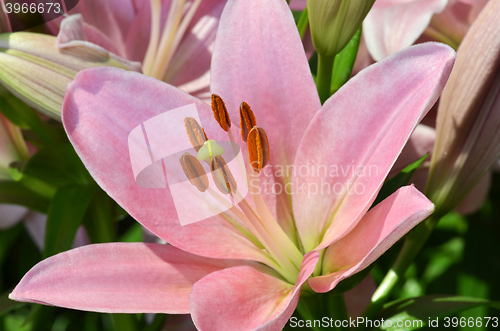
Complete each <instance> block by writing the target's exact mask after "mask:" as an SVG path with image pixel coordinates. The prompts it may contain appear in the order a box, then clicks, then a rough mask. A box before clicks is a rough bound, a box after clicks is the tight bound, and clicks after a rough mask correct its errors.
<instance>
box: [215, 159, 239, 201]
mask: <svg viewBox="0 0 500 331" xmlns="http://www.w3.org/2000/svg"><path fill="white" fill-rule="evenodd" d="M210 167H211V170H212V178H213V179H214V183H215V185H216V186H217V188H218V189H219V191H220V192H221V193H222V194H229V193H235V192H236V189H237V185H236V180H234V177H233V174H232V173H231V170H229V167H228V166H227V164H226V161H225V160H224V158H223V157H222V156H215V157H213V158H212V162H211V166H210Z"/></svg>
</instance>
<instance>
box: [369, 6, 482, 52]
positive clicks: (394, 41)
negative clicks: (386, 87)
mask: <svg viewBox="0 0 500 331" xmlns="http://www.w3.org/2000/svg"><path fill="white" fill-rule="evenodd" d="M487 1H488V0H410V1H408V0H377V1H376V2H375V4H374V5H373V7H372V10H371V11H370V13H369V14H368V16H367V17H366V19H365V21H364V22H363V35H364V39H365V41H366V46H367V48H368V51H369V52H370V55H371V56H372V57H373V58H374V59H375V60H377V61H378V60H381V59H383V58H385V57H387V56H389V55H391V54H393V53H395V52H397V51H399V50H401V49H403V48H405V47H408V46H410V45H412V44H414V43H415V42H416V41H417V39H419V38H420V37H421V36H422V34H424V35H425V36H426V38H427V40H429V38H430V39H431V40H438V41H442V42H446V43H448V44H449V45H452V46H454V48H458V45H459V44H460V42H461V41H462V39H463V37H464V36H465V33H467V30H468V29H469V27H470V26H471V25H472V23H473V22H474V20H475V18H476V17H477V15H478V14H479V12H480V11H481V9H482V8H483V7H484V6H485V5H486V3H487Z"/></svg>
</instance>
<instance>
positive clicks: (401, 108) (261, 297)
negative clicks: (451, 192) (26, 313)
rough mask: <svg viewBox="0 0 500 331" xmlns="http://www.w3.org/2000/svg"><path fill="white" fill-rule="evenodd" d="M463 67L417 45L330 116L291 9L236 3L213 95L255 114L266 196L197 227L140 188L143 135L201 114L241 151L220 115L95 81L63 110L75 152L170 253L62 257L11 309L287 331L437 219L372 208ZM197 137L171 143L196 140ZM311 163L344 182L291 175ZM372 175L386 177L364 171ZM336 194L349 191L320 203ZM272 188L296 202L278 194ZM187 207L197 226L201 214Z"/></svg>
mask: <svg viewBox="0 0 500 331" xmlns="http://www.w3.org/2000/svg"><path fill="white" fill-rule="evenodd" d="M269 17H272V18H273V19H267V18H269ZM263 18H266V19H263ZM454 56H455V55H454V51H453V50H452V49H451V48H449V47H448V46H445V45H441V44H437V43H428V44H423V45H418V46H415V47H412V48H410V49H407V50H405V51H403V52H400V53H398V54H395V55H394V56H391V57H389V58H388V59H386V60H384V61H381V62H379V63H377V64H375V65H373V66H370V67H369V68H367V69H366V70H364V71H363V72H362V73H360V74H359V75H357V76H356V77H354V78H353V79H351V80H350V81H349V82H348V83H347V84H346V85H345V86H344V87H342V88H341V89H340V90H339V91H338V92H337V93H336V94H335V95H334V96H332V97H331V98H330V99H329V100H328V101H326V102H325V104H324V105H323V106H321V104H320V101H319V97H318V94H317V91H316V88H315V84H314V81H313V79H312V77H311V74H310V71H309V67H308V63H307V59H306V56H305V54H304V50H303V48H302V44H301V41H300V37H299V35H298V33H297V30H296V28H295V24H294V21H293V17H292V15H291V13H290V9H289V8H288V6H287V5H286V2H285V1H281V0H256V1H251V2H249V1H233V0H230V1H228V4H227V5H226V7H225V9H224V12H223V14H222V16H221V21H220V29H219V31H218V35H217V40H216V44H215V48H214V55H213V59H212V68H211V79H212V82H211V91H212V92H213V93H217V94H218V95H220V96H222V97H223V98H224V100H225V103H226V106H227V110H228V112H229V116H231V117H232V118H233V119H234V118H237V112H238V108H239V105H240V103H241V102H242V101H245V102H247V103H248V104H249V105H250V106H251V107H252V109H253V111H254V114H255V118H256V121H257V123H258V125H259V126H261V127H262V128H264V129H265V130H267V137H268V140H269V149H270V153H271V157H270V160H269V165H268V167H267V168H264V169H263V170H262V171H261V172H260V175H259V174H258V173H257V172H255V171H253V170H252V168H251V167H250V166H248V167H247V171H248V177H249V178H252V179H253V180H257V181H260V182H261V186H260V188H261V190H260V192H258V190H256V189H255V187H251V188H250V189H249V190H250V193H249V195H248V196H246V197H245V199H244V200H243V201H242V202H241V203H239V204H238V205H236V206H234V208H232V209H231V212H233V213H234V214H231V213H226V214H220V215H217V216H214V217H211V218H209V219H205V220H202V221H200V222H196V223H192V224H189V225H185V226H181V225H180V224H179V220H178V217H177V213H176V211H175V208H174V202H173V198H172V196H171V194H170V192H169V189H168V188H167V189H166V190H163V189H149V188H143V187H141V186H138V185H137V184H136V181H135V178H134V175H133V172H132V168H131V165H130V156H129V148H128V136H129V133H130V132H131V131H132V129H134V128H135V127H137V126H138V125H140V124H141V123H143V122H144V121H145V120H148V119H150V118H152V117H154V116H156V115H158V114H161V113H163V112H165V111H168V110H170V109H175V108H178V107H180V106H184V105H189V104H193V103H194V104H195V105H196V108H197V110H198V113H199V115H200V120H201V123H203V124H204V129H205V131H206V134H207V135H208V136H209V137H210V138H211V139H214V140H216V141H221V140H227V133H226V132H224V131H223V130H222V129H221V128H220V127H219V124H218V123H217V122H216V121H215V120H214V119H213V117H212V110H211V109H210V106H208V105H207V104H205V103H204V102H202V101H200V100H198V99H196V98H194V97H193V96H191V95H189V94H187V93H185V92H182V91H181V90H179V89H177V88H175V87H173V86H170V85H167V84H164V83H162V82H160V81H158V80H155V79H152V78H149V77H146V76H144V75H141V74H138V73H133V72H126V71H123V70H115V69H113V68H98V69H90V70H85V71H82V72H81V73H79V74H78V75H77V77H76V79H75V80H74V81H73V82H72V83H71V84H70V86H69V87H68V92H67V95H66V98H65V101H64V106H63V123H64V125H65V128H66V131H67V133H68V135H69V138H70V140H71V142H72V143H73V145H74V146H75V149H76V151H77V153H78V154H79V155H80V157H81V158H82V160H83V162H84V163H85V165H86V166H87V168H88V169H89V171H90V173H91V174H92V176H93V177H94V178H95V179H96V181H97V182H98V183H99V185H101V186H102V187H103V189H104V190H105V191H106V192H107V193H108V194H110V195H111V197H113V199H115V200H116V201H117V202H118V203H119V204H120V205H121V206H123V207H124V208H125V209H126V210H127V211H128V212H129V213H130V215H132V216H133V217H134V218H136V219H137V220H138V221H139V222H140V223H141V224H143V225H144V226H145V227H146V228H148V229H149V230H150V231H152V232H153V233H154V234H156V235H157V236H158V237H160V238H162V239H164V240H165V241H167V242H168V243H169V245H161V244H143V243H132V244H129V243H111V244H100V245H89V246H86V247H82V248H78V249H75V250H71V251H68V252H65V253H62V254H59V255H56V256H54V257H51V258H49V259H47V260H44V261H42V262H40V263H39V264H38V265H37V266H35V267H34V268H33V269H32V270H30V271H29V272H28V273H27V274H26V275H25V276H24V278H23V279H22V280H21V282H20V283H19V284H18V286H17V287H16V288H15V289H14V291H13V292H12V293H11V295H10V298H11V299H14V300H18V301H28V302H37V303H42V304H49V305H57V306H63V307H69V308H74V309H82V310H90V311H100V312H122V313H136V312H151V313H190V314H191V316H192V318H193V321H194V323H195V325H196V327H197V328H198V329H200V330H281V328H282V327H283V326H284V325H285V324H286V322H287V320H288V318H289V317H290V316H291V315H292V313H293V311H294V310H295V307H296V306H297V303H298V300H299V297H300V293H301V291H306V292H307V291H316V292H327V291H329V290H331V289H332V288H334V287H335V286H336V285H337V284H338V283H339V282H340V281H341V280H343V279H345V278H347V277H350V276H351V275H353V274H355V273H357V272H359V271H360V270H362V269H364V268H365V267H367V266H368V265H369V264H370V263H372V262H373V261H375V260H376V259H377V258H378V257H379V256H380V255H381V254H382V253H383V252H384V251H385V250H387V249H388V248H389V247H390V246H391V245H392V244H393V243H395V242H396V241H397V240H398V239H400V238H401V237H402V236H403V235H404V234H405V233H406V232H407V231H409V230H410V229H411V228H412V227H414V226H415V225H416V224H418V223H419V222H420V221H421V220H423V219H425V218H426V217H427V216H428V215H430V214H431V213H432V211H433V209H434V206H433V205H432V203H431V202H430V201H429V200H428V199H427V198H425V196H423V194H421V193H420V192H419V191H418V190H416V189H415V188H414V187H413V186H407V187H403V188H401V189H399V190H398V191H397V192H396V193H394V194H393V195H391V196H390V197H388V198H387V199H386V200H384V201H383V202H381V203H380V204H379V205H377V206H376V207H374V208H372V209H371V210H369V208H370V206H371V204H372V203H373V201H374V199H375V197H376V196H377V193H378V191H379V190H380V187H381V186H382V183H383V181H384V179H385V177H386V176H387V174H388V173H389V170H390V169H391V167H392V165H393V164H394V162H395V160H396V158H397V156H398V155H399V153H400V152H401V150H402V148H403V146H404V145H405V143H406V141H407V139H408V137H409V136H410V134H411V133H412V131H413V130H414V128H415V126H416V125H417V123H418V122H419V120H420V119H421V118H422V117H423V116H424V115H425V114H426V112H427V111H428V110H429V109H430V107H432V105H433V104H434V103H435V101H436V100H437V98H438V97H439V95H440V93H441V90H442V89H443V86H444V83H445V82H446V80H447V77H448V75H449V73H450V70H451V66H452V64H453V61H454ZM131 91H133V92H132V93H131ZM236 126H237V125H233V126H232V127H231V128H230V129H229V133H230V134H231V136H233V137H234V136H236V135H237V134H238V129H237V128H236ZM182 132H184V128H179V132H168V133H167V134H168V135H169V136H168V137H170V138H172V136H173V137H174V138H175V139H184V140H183V141H185V140H186V139H187V136H185V135H183V134H181V133H182ZM179 141H180V140H179ZM238 144H239V145H240V148H241V149H242V150H246V149H247V144H246V143H244V142H241V141H239V139H238ZM307 164H309V165H314V166H321V165H325V166H327V167H330V166H339V167H341V166H342V167H344V168H343V169H344V171H341V170H339V172H338V174H336V175H335V176H334V175H332V176H326V177H321V178H319V177H318V176H314V175H311V174H307V175H306V176H301V174H300V172H297V171H292V170H293V168H290V167H291V166H294V167H295V169H301V166H302V167H304V166H306V165H307ZM358 166H360V167H369V166H371V167H372V168H371V169H372V173H371V174H370V175H369V174H368V173H365V175H362V174H361V173H360V172H359V171H357V170H354V171H352V169H359V168H358ZM287 167H288V168H287ZM346 167H349V168H347V169H351V171H345V169H346ZM352 167H353V168H352ZM266 169H270V170H272V171H271V172H270V173H269V171H267V170H266ZM283 169H286V170H285V171H283ZM290 169H292V170H290ZM366 169H367V170H366V171H368V168H366ZM374 169H376V171H375V170H374ZM280 171H281V173H280ZM321 180H323V181H324V182H326V183H327V184H328V185H329V186H330V188H333V187H334V185H335V184H338V183H340V185H342V189H340V190H338V191H334V189H330V190H328V192H325V191H323V192H320V191H319V190H318V191H314V190H312V189H311V188H312V187H313V186H314V185H318V184H319V185H322V184H323V183H322V182H321ZM269 183H270V184H273V186H275V187H277V186H279V185H283V186H282V187H285V188H286V187H291V188H292V191H291V192H289V191H286V190H283V191H281V192H279V191H276V193H273V192H272V191H266V190H265V189H264V188H265V187H266V184H269ZM287 184H290V185H288V186H287ZM294 185H295V186H294ZM319 185H318V186H317V187H321V186H319ZM325 185H326V184H325ZM302 186H305V187H309V189H307V190H304V191H302V192H301V191H300V189H298V188H300V187H302ZM256 188H257V189H258V188H259V186H256ZM361 188H363V190H362V191H361V190H360V189H361ZM356 189H358V191H355V190H356ZM185 207H187V208H191V209H192V210H193V213H194V212H195V211H196V209H197V208H198V207H199V206H193V205H186V206H185ZM228 218H229V219H230V220H232V221H234V222H229V221H228ZM320 256H321V257H322V258H321V260H320ZM306 282H307V283H306Z"/></svg>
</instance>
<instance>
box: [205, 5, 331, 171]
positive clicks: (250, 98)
mask: <svg viewBox="0 0 500 331" xmlns="http://www.w3.org/2000/svg"><path fill="white" fill-rule="evenodd" d="M270 31H272V33H270ZM264 50H265V51H264ZM211 78H212V83H211V90H212V93H217V94H218V95H220V96H221V97H222V98H223V99H224V101H225V102H226V106H227V109H228V112H229V114H230V116H231V117H232V118H233V120H234V121H236V119H237V118H239V115H238V110H239V106H240V103H241V102H242V101H245V102H247V103H248V104H249V105H250V107H252V110H253V112H254V114H255V116H256V119H257V125H258V126H260V127H263V128H264V129H265V130H266V132H267V136H268V139H269V146H270V149H271V161H270V163H271V164H274V165H283V166H286V165H287V164H292V162H293V159H294V157H295V153H296V151H297V147H298V145H299V142H300V140H301V138H302V135H303V134H304V132H305V130H306V128H307V123H309V121H310V120H311V119H312V117H313V116H314V114H315V112H316V111H317V110H318V109H319V108H320V107H321V104H320V101H319V97H318V93H317V91H316V86H315V85H314V81H313V79H312V76H311V72H310V69H309V65H308V62H307V58H306V56H305V53H304V49H303V46H302V42H301V40H300V36H299V33H298V31H297V28H296V26H295V23H294V20H293V16H292V13H291V11H290V8H289V7H288V6H287V4H286V2H285V1H281V0H254V1H234V0H229V1H228V2H227V5H226V7H225V8H224V11H223V12H222V16H221V22H220V25H219V30H218V32H217V38H216V41H215V48H214V54H213V58H212V68H211Z"/></svg>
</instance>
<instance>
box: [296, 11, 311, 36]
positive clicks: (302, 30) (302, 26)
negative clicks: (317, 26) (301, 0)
mask: <svg viewBox="0 0 500 331" xmlns="http://www.w3.org/2000/svg"><path fill="white" fill-rule="evenodd" d="M294 17H295V14H294ZM308 25H309V15H308V13H307V7H306V8H304V10H303V11H302V13H301V14H300V16H299V17H298V20H297V29H298V30H299V34H300V39H304V35H305V34H306V30H307V26H308Z"/></svg>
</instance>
